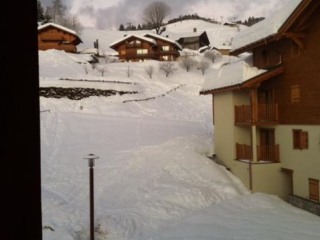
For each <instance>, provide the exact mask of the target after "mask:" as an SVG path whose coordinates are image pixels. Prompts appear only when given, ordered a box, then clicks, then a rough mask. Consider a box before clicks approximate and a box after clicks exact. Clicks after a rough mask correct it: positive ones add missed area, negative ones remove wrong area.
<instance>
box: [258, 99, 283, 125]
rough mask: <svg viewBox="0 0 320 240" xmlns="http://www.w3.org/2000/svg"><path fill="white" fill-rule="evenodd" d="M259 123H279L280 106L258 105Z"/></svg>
mask: <svg viewBox="0 0 320 240" xmlns="http://www.w3.org/2000/svg"><path fill="white" fill-rule="evenodd" d="M257 110H258V111H257V114H258V121H266V122H277V121H279V114H278V104H277V103H275V104H258V108H257Z"/></svg>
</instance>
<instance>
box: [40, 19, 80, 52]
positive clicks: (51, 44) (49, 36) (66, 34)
mask: <svg viewBox="0 0 320 240" xmlns="http://www.w3.org/2000/svg"><path fill="white" fill-rule="evenodd" d="M81 42H82V41H81V39H80V38H79V37H78V36H77V35H76V33H75V32H74V31H73V30H70V29H67V28H65V27H62V26H60V25H57V24H53V23H48V24H45V25H43V26H40V27H39V28H38V48H39V50H48V49H56V50H63V51H66V52H71V53H75V52H77V47H76V46H77V45H78V44H79V43H81Z"/></svg>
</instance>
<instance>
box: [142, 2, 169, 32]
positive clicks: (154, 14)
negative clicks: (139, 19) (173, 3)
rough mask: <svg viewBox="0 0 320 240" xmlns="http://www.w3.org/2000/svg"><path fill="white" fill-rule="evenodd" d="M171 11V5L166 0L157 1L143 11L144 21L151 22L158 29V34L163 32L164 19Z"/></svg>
mask: <svg viewBox="0 0 320 240" xmlns="http://www.w3.org/2000/svg"><path fill="white" fill-rule="evenodd" d="M170 12H171V8H170V6H169V5H168V4H166V3H164V2H159V1H156V2H153V3H150V4H149V5H148V6H147V7H146V8H145V9H144V11H143V17H144V21H145V22H146V23H147V24H151V25H152V26H153V27H154V28H155V29H156V32H157V34H161V32H162V30H161V26H162V25H163V21H164V19H165V18H166V17H167V16H168V15H169V14H170Z"/></svg>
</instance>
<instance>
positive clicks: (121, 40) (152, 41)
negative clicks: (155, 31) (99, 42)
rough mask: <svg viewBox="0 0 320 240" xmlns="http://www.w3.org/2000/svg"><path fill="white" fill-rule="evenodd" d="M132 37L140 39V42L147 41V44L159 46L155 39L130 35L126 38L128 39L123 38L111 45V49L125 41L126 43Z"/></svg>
mask: <svg viewBox="0 0 320 240" xmlns="http://www.w3.org/2000/svg"><path fill="white" fill-rule="evenodd" d="M132 37H134V38H138V39H140V40H143V41H146V42H149V43H152V44H154V45H157V42H156V41H155V40H154V39H152V38H148V37H144V36H138V35H134V34H132V35H128V36H126V37H124V38H121V39H119V40H117V41H115V42H113V43H111V44H110V46H109V47H110V48H112V47H114V46H116V45H118V44H119V43H121V42H123V41H126V40H127V39H129V38H132Z"/></svg>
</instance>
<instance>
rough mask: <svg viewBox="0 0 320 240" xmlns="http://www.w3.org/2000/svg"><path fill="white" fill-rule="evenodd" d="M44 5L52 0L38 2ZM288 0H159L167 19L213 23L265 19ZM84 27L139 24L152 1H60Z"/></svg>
mask: <svg viewBox="0 0 320 240" xmlns="http://www.w3.org/2000/svg"><path fill="white" fill-rule="evenodd" d="M41 1H42V3H43V5H44V6H48V5H51V2H52V0H41ZM289 1H290V0H162V2H166V3H167V4H168V5H169V6H170V7H171V8H172V13H171V15H170V16H169V17H168V19H167V20H169V19H170V18H175V17H178V16H179V15H184V14H193V13H197V14H198V15H199V16H203V17H210V18H214V19H216V20H220V19H221V17H223V20H230V19H233V18H235V19H236V20H244V19H246V18H248V17H250V16H255V17H268V16H270V15H271V14H272V13H274V12H275V11H277V10H279V9H280V8H281V7H283V6H284V5H285V4H286V3H287V2H289ZM62 2H63V3H64V4H65V5H66V6H67V7H68V10H69V11H70V13H72V14H77V15H78V17H79V19H80V21H81V23H82V24H83V25H84V26H85V27H94V28H99V29H109V28H112V27H119V25H120V24H121V23H122V24H124V25H126V24H127V23H129V22H130V23H132V24H135V25H136V24H139V23H142V12H143V9H144V8H145V7H146V6H147V5H148V4H149V3H151V2H153V0H62Z"/></svg>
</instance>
